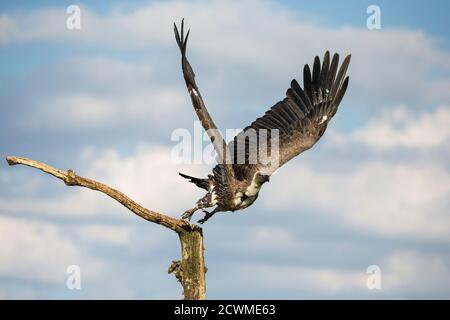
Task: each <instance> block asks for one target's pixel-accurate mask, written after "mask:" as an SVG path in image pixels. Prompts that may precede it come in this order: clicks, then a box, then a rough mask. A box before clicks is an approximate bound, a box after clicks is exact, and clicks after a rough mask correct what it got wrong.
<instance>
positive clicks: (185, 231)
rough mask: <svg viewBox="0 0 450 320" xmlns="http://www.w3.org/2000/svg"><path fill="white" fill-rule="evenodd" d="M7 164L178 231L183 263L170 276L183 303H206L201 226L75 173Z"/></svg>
mask: <svg viewBox="0 0 450 320" xmlns="http://www.w3.org/2000/svg"><path fill="white" fill-rule="evenodd" d="M6 161H7V162H8V164H9V165H11V166H13V165H17V164H22V165H26V166H29V167H32V168H36V169H39V170H41V171H43V172H45V173H48V174H51V175H52V176H54V177H56V178H58V179H61V180H62V181H64V183H65V184H66V185H67V186H80V187H85V188H89V189H92V190H96V191H100V192H102V193H104V194H106V195H108V196H110V197H111V198H113V199H114V200H116V201H118V202H119V203H121V204H122V205H123V206H124V207H126V208H127V209H129V210H130V211H132V212H133V213H135V214H136V215H138V216H139V217H141V218H143V219H145V220H147V221H150V222H153V223H156V224H159V225H162V226H164V227H166V228H169V229H171V230H173V231H175V232H176V233H177V234H178V237H179V239H180V243H181V261H173V262H172V265H171V266H170V268H169V273H172V272H173V273H174V274H175V276H176V278H177V279H178V280H179V281H180V283H181V285H182V287H183V297H184V299H186V300H198V299H205V293H206V282H205V273H206V267H205V260H204V255H203V254H204V247H203V232H202V228H200V227H199V226H198V225H193V224H190V223H189V222H187V221H185V220H181V219H176V218H173V217H170V216H167V215H164V214H161V213H158V212H155V211H151V210H149V209H146V208H144V207H142V206H141V205H139V204H138V203H136V202H135V201H133V200H132V199H130V198H129V197H128V196H126V195H125V194H123V193H122V192H120V191H118V190H115V189H113V188H111V187H109V186H107V185H105V184H103V183H100V182H97V181H95V180H92V179H88V178H84V177H81V176H78V175H76V174H75V172H74V171H72V170H67V171H63V170H59V169H56V168H53V167H51V166H49V165H47V164H45V163H42V162H39V161H35V160H32V159H27V158H20V157H12V156H8V157H6Z"/></svg>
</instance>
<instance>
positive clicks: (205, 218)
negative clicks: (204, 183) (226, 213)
mask: <svg viewBox="0 0 450 320" xmlns="http://www.w3.org/2000/svg"><path fill="white" fill-rule="evenodd" d="M202 211H203V212H204V213H205V216H204V217H203V219H200V220H198V221H197V222H198V223H200V224H204V223H205V222H206V221H208V219H209V218H211V217H212V216H213V215H214V214H215V213H217V212H220V211H222V208H221V207H217V208H215V209H214V210H213V211H211V212H209V211H206V210H202Z"/></svg>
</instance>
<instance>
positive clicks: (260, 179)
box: [255, 172, 270, 186]
mask: <svg viewBox="0 0 450 320" xmlns="http://www.w3.org/2000/svg"><path fill="white" fill-rule="evenodd" d="M269 180H270V175H268V174H264V173H260V172H258V173H256V175H255V182H256V184H257V185H259V186H261V185H263V184H264V183H266V182H269Z"/></svg>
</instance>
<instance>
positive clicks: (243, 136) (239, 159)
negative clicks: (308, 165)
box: [228, 51, 350, 180]
mask: <svg viewBox="0 0 450 320" xmlns="http://www.w3.org/2000/svg"><path fill="white" fill-rule="evenodd" d="M349 63H350V55H348V56H347V57H346V58H345V59H344V61H343V62H342V65H341V67H340V69H339V71H338V72H337V70H338V64H339V55H338V54H334V55H333V58H332V60H331V63H330V53H329V52H328V51H327V52H326V53H325V56H324V59H323V62H322V64H321V63H320V59H319V57H315V59H314V64H313V72H312V74H311V70H310V68H309V66H308V65H305V67H304V69H303V86H304V89H302V88H301V87H300V85H299V84H298V82H297V80H295V79H294V80H292V82H291V86H290V88H289V89H288V90H287V92H286V98H285V99H283V100H282V101H279V102H277V103H276V104H275V105H274V106H273V107H272V108H270V110H268V111H267V112H266V113H265V114H264V116H262V117H260V118H258V119H256V120H255V121H254V122H253V123H252V124H251V125H250V126H248V127H247V128H245V129H244V130H243V131H242V132H240V133H239V134H238V135H237V136H236V137H235V138H234V140H233V141H231V142H230V144H229V145H228V147H229V148H230V151H231V153H232V154H233V155H234V158H233V169H234V172H235V176H236V177H237V178H238V179H240V180H244V179H247V178H251V177H252V176H253V174H254V173H255V172H256V171H263V172H265V173H266V174H271V173H273V171H274V170H276V169H277V168H278V167H279V166H282V165H283V164H285V163H286V162H288V161H289V160H290V159H292V158H293V157H295V156H297V155H298V154H300V153H301V152H303V151H305V150H307V149H309V148H311V147H312V146H313V145H314V144H315V143H316V142H317V141H318V140H319V139H320V137H321V136H322V135H323V133H324V132H325V130H326V128H327V124H328V122H329V121H330V120H331V118H332V117H333V116H334V114H335V113H336V111H337V108H338V106H339V103H340V102H341V100H342V98H343V96H344V94H345V91H346V89H347V86H348V77H345V74H346V72H347V69H348V65H349ZM336 72H337V75H336ZM261 129H267V130H266V132H265V134H266V135H267V136H264V137H263V134H262V133H263V131H262V130H261ZM270 129H278V130H279V131H278V134H279V142H278V152H275V145H274V146H272V143H271V142H270V139H267V138H270V137H272V136H274V135H275V131H272V132H270ZM255 135H256V139H252V137H254V136H255ZM261 145H264V146H265V147H266V148H267V150H269V153H272V154H271V156H275V157H276V160H277V161H276V162H277V163H276V164H275V166H274V164H273V163H270V164H268V163H263V162H262V161H261V159H260V155H259V154H258V146H259V147H261ZM264 151H265V150H264ZM272 159H275V158H272Z"/></svg>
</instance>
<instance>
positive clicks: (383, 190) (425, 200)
mask: <svg viewBox="0 0 450 320" xmlns="http://www.w3.org/2000/svg"><path fill="white" fill-rule="evenodd" d="M266 188H270V197H261V198H262V199H261V200H262V201H264V204H265V205H267V206H269V207H270V208H272V209H275V208H276V209H278V210H279V209H289V210H290V211H292V212H296V211H297V208H298V205H299V204H301V206H302V208H308V209H309V210H312V211H317V214H326V215H328V216H329V218H332V219H338V220H340V221H341V223H344V224H349V225H352V226H353V227H354V228H356V229H362V230H367V231H370V232H372V233H375V234H381V235H388V236H391V237H406V238H420V239H434V240H444V241H448V240H449V239H450V238H449V233H448V230H449V229H450V216H449V215H448V214H447V213H448V199H449V197H450V175H449V172H448V170H447V169H446V168H445V167H442V166H439V165H436V164H434V163H433V164H432V165H423V164H389V163H383V162H367V163H363V164H359V165H356V166H355V167H354V168H352V169H349V170H346V171H343V170H340V171H339V172H332V171H330V170H327V171H322V170H320V169H318V168H315V167H313V166H308V165H304V164H300V163H298V162H295V163H293V164H292V165H291V166H290V168H289V169H288V170H287V169H284V168H282V169H281V170H280V172H279V173H278V174H277V175H276V176H275V177H274V178H273V179H272V180H271V185H270V187H266Z"/></svg>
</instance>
